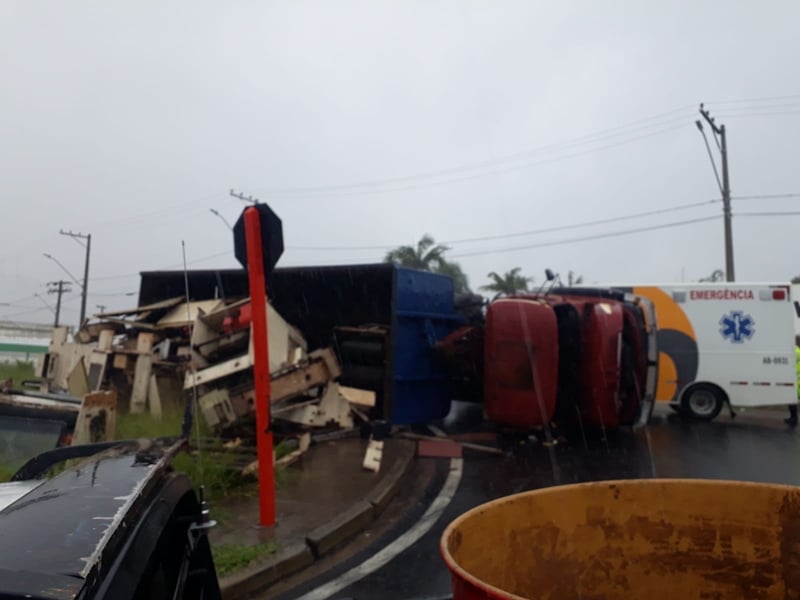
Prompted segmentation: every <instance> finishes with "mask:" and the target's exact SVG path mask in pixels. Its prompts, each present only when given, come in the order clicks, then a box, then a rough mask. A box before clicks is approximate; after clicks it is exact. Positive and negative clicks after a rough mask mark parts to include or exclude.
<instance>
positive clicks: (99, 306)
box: [96, 304, 106, 315]
mask: <svg viewBox="0 0 800 600" xmlns="http://www.w3.org/2000/svg"><path fill="white" fill-rule="evenodd" d="M96 306H97V308H98V310H99V311H100V314H101V315H102V314H103V313H104V312H106V305H105V304H97V305H96Z"/></svg>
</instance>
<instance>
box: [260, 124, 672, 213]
mask: <svg viewBox="0 0 800 600" xmlns="http://www.w3.org/2000/svg"><path fill="white" fill-rule="evenodd" d="M672 122H673V123H675V124H674V125H672V126H670V127H664V128H662V129H659V130H656V131H651V132H649V133H645V134H642V135H637V136H634V137H629V138H626V139H623V140H620V141H617V142H614V143H609V144H605V145H602V146H596V147H593V148H588V149H586V150H580V151H577V152H572V153H568V154H561V155H558V156H552V157H549V158H542V159H539V160H535V161H528V162H521V164H512V165H509V166H505V167H503V166H502V163H500V164H498V166H497V168H486V169H484V170H481V171H478V172H473V173H471V174H468V175H461V176H452V177H446V175H447V174H448V173H454V174H458V173H459V172H461V171H462V170H464V171H467V172H468V171H469V169H470V168H471V166H465V167H455V168H453V169H447V170H444V169H443V170H442V171H446V173H443V175H433V174H419V175H409V176H406V177H393V178H387V179H383V180H375V181H372V182H359V183H354V184H342V185H331V186H320V187H318V188H310V187H309V188H294V189H292V188H286V189H283V190H279V189H264V190H262V191H263V192H264V193H265V194H267V195H269V196H271V197H272V198H284V199H298V198H304V199H309V198H325V197H332V196H341V195H348V196H357V195H368V194H383V193H387V192H400V191H406V190H413V189H420V188H427V187H436V186H442V185H449V184H451V183H458V182H461V181H469V180H472V179H478V178H481V177H488V176H492V175H502V174H505V173H512V172H514V171H521V170H524V169H529V168H531V167H534V166H537V165H543V164H547V163H552V162H558V161H561V160H567V159H570V158H575V157H578V156H583V155H586V154H593V153H595V152H600V151H602V150H607V149H609V148H615V147H618V146H623V145H625V144H630V143H632V142H635V141H638V140H641V139H645V138H649V137H653V136H656V135H662V134H665V133H669V132H671V131H675V130H677V129H681V128H683V127H685V126H686V122H687V120H686V119H684V118H680V119H674V120H673V121H672ZM498 160H502V159H498ZM522 160H523V159H512V160H510V161H509V162H510V163H513V162H520V161H522ZM432 173H433V172H432ZM440 176H441V177H444V178H443V179H439V180H431V179H433V178H434V177H440ZM417 179H418V180H419V181H417V183H408V184H407V185H398V184H402V183H403V181H401V180H408V181H414V180H417Z"/></svg>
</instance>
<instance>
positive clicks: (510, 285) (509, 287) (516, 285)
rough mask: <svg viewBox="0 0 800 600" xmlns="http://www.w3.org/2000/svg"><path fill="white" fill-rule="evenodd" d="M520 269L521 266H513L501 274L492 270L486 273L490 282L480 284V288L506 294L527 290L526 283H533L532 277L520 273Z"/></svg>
mask: <svg viewBox="0 0 800 600" xmlns="http://www.w3.org/2000/svg"><path fill="white" fill-rule="evenodd" d="M520 271H522V268H521V267H514V268H513V269H511V270H510V271H506V272H505V273H503V274H502V275H499V274H497V273H495V272H494V271H492V272H491V273H489V274H488V275H487V277H488V278H489V279H490V280H491V282H490V283H489V284H487V285H483V286H481V289H482V290H484V291H487V292H494V293H496V294H504V295H506V296H511V295H512V294H518V293H520V292H527V291H529V290H528V285H529V284H531V283H533V277H525V276H524V275H521V274H520Z"/></svg>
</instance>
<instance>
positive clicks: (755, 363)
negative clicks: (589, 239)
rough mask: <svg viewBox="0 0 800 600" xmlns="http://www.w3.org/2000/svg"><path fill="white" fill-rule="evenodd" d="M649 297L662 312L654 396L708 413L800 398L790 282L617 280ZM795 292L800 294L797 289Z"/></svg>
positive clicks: (692, 412)
mask: <svg viewBox="0 0 800 600" xmlns="http://www.w3.org/2000/svg"><path fill="white" fill-rule="evenodd" d="M613 287H614V288H616V289H622V290H624V291H629V292H632V293H634V294H636V295H637V296H643V297H645V298H648V299H649V300H650V301H651V302H652V303H653V304H654V306H655V310H656V317H657V319H658V329H659V331H658V336H657V340H658V357H659V358H658V384H657V388H656V401H657V402H665V403H669V404H670V405H671V406H672V407H673V408H675V409H677V410H679V411H681V412H682V413H684V414H686V415H689V416H691V417H694V418H696V419H700V420H705V421H710V420H712V419H714V418H715V417H716V416H717V415H718V414H719V412H720V411H721V410H722V408H723V407H724V406H725V405H726V404H727V405H728V406H729V407H730V409H731V411H734V410H735V409H736V408H749V407H759V406H781V405H784V406H788V405H790V404H796V403H797V376H796V370H795V352H794V347H795V319H796V318H798V319H800V311H799V312H797V313H796V312H795V304H794V301H793V298H792V289H791V286H790V285H789V284H772V283H681V284H668V285H634V286H613ZM794 300H797V301H800V297H798V298H795V299H794Z"/></svg>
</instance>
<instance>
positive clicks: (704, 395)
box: [681, 383, 725, 421]
mask: <svg viewBox="0 0 800 600" xmlns="http://www.w3.org/2000/svg"><path fill="white" fill-rule="evenodd" d="M724 403H725V396H724V395H723V392H722V390H720V389H719V388H718V387H716V386H713V385H709V384H707V383H698V384H697V385H693V386H692V387H690V388H689V389H688V390H686V392H684V394H683V400H682V401H681V409H682V412H683V413H684V414H686V415H688V416H690V417H692V418H693V419H697V420H698V421H712V420H713V419H714V418H715V417H716V416H717V415H718V414H719V411H721V410H722V405H723V404H724Z"/></svg>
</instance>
